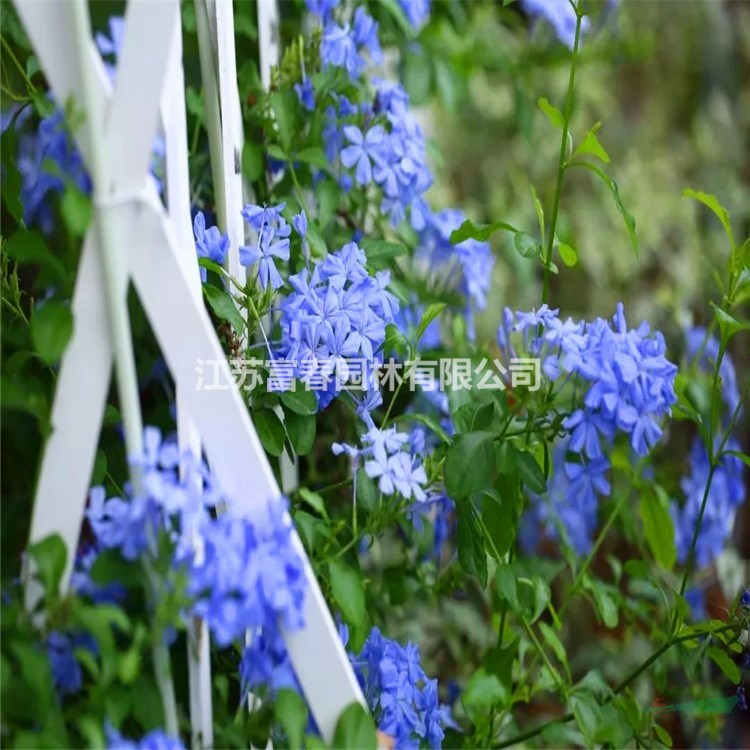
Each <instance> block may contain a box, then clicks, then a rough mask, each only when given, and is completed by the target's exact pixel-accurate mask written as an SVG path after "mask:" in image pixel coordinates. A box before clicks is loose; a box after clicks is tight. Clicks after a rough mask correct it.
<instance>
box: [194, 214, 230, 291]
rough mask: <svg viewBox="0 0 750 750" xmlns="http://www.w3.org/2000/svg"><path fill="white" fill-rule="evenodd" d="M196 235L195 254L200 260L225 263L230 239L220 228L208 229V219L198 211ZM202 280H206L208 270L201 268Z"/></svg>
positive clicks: (195, 220)
mask: <svg viewBox="0 0 750 750" xmlns="http://www.w3.org/2000/svg"><path fill="white" fill-rule="evenodd" d="M193 234H194V235H195V252H196V253H197V255H198V257H199V258H208V259H209V260H212V261H214V263H219V264H221V263H223V262H224V259H225V258H226V257H227V251H228V250H229V237H228V235H226V234H222V233H221V232H220V231H219V228H218V227H214V226H211V227H206V217H205V216H204V215H203V212H202V211H198V212H197V213H196V214H195V218H194V219H193ZM201 279H202V280H203V281H205V280H206V269H205V268H201Z"/></svg>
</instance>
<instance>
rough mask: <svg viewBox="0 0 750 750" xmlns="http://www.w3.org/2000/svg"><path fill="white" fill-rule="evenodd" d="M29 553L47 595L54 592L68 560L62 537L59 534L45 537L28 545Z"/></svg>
mask: <svg viewBox="0 0 750 750" xmlns="http://www.w3.org/2000/svg"><path fill="white" fill-rule="evenodd" d="M29 555H30V556H31V558H32V560H34V563H35V564H36V576H37V578H38V579H39V581H40V582H41V584H42V586H43V587H44V590H45V592H46V593H47V595H48V596H49V595H50V594H56V593H57V590H58V587H59V585H60V579H61V578H62V574H63V571H64V570H65V564H66V562H67V560H68V552H67V550H66V549H65V542H63V540H62V537H61V536H60V535H59V534H52V535H50V536H47V537H45V538H44V539H42V540H41V541H39V542H36V544H33V545H32V546H31V547H29Z"/></svg>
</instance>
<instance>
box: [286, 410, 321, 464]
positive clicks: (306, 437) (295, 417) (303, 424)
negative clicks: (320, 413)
mask: <svg viewBox="0 0 750 750" xmlns="http://www.w3.org/2000/svg"><path fill="white" fill-rule="evenodd" d="M316 428H317V420H316V419H315V417H314V416H313V415H308V416H302V415H300V414H295V413H294V412H292V413H290V414H287V415H286V430H287V433H288V434H289V440H290V441H291V443H292V448H294V452H295V453H296V454H297V455H298V456H306V455H307V454H308V453H309V452H310V451H311V450H312V447H313V445H314V444H315V431H316Z"/></svg>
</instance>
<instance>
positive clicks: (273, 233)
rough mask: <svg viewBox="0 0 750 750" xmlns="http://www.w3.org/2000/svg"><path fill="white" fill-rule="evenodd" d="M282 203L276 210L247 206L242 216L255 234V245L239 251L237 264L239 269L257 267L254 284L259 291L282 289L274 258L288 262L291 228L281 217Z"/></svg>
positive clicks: (284, 204) (283, 206)
mask: <svg viewBox="0 0 750 750" xmlns="http://www.w3.org/2000/svg"><path fill="white" fill-rule="evenodd" d="M285 207H286V203H281V204H280V205H278V206H275V207H271V206H265V207H261V206H255V205H247V206H245V208H243V209H242V216H243V217H244V219H245V221H246V222H247V223H248V224H250V226H251V227H252V228H253V229H255V231H256V232H257V233H258V240H257V243H256V244H254V245H248V246H244V247H241V248H240V263H241V264H242V265H243V266H252V265H254V264H255V263H257V264H258V280H259V281H260V285H261V288H263V289H266V288H267V287H268V286H269V284H270V286H271V288H272V289H278V288H279V287H280V286H283V284H284V280H283V279H282V278H281V274H280V273H279V272H278V270H277V268H276V264H275V262H274V258H278V259H279V260H283V261H287V260H289V235H290V234H291V232H292V229H291V227H290V226H289V225H288V224H287V223H286V220H285V219H284V217H283V216H282V215H281V212H282V211H283V210H284V208H285Z"/></svg>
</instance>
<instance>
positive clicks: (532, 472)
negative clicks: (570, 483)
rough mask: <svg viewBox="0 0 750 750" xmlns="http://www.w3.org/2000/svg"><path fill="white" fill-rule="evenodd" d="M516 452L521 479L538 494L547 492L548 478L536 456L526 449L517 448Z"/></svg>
mask: <svg viewBox="0 0 750 750" xmlns="http://www.w3.org/2000/svg"><path fill="white" fill-rule="evenodd" d="M515 453H516V459H517V465H518V473H519V474H520V475H521V481H522V482H523V483H524V484H525V485H526V486H527V487H528V488H529V489H530V490H531V491H532V492H535V493H536V494H537V495H541V494H543V493H545V492H546V491H547V479H546V478H545V476H544V472H543V471H542V467H541V466H539V463H538V461H537V460H536V458H534V456H533V455H532V454H531V453H527V452H526V451H520V450H517V449H516V450H515Z"/></svg>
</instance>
